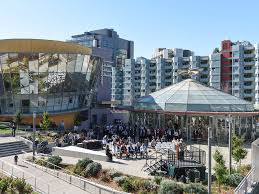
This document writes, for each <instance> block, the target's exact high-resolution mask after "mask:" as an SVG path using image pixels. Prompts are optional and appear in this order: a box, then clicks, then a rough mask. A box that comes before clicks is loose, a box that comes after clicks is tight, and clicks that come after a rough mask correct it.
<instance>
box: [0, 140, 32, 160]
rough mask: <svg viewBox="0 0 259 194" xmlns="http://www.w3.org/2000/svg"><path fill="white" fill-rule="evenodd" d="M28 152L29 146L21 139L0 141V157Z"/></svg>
mask: <svg viewBox="0 0 259 194" xmlns="http://www.w3.org/2000/svg"><path fill="white" fill-rule="evenodd" d="M23 151H25V152H30V151H31V150H30V148H29V147H28V146H27V145H26V144H25V143H24V142H23V141H12V142H6V143H0V157H5V156H12V155H15V154H22V153H23Z"/></svg>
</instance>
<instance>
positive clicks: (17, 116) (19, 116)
mask: <svg viewBox="0 0 259 194" xmlns="http://www.w3.org/2000/svg"><path fill="white" fill-rule="evenodd" d="M13 122H14V123H15V124H16V125H17V126H18V125H19V124H20V123H21V122H22V113H21V111H18V112H16V114H15V116H14V117H13Z"/></svg>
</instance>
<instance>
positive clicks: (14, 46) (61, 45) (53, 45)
mask: <svg viewBox="0 0 259 194" xmlns="http://www.w3.org/2000/svg"><path fill="white" fill-rule="evenodd" d="M20 52H25V53H69V54H83V55H91V54H92V50H91V49H90V48H86V47H84V46H81V45H79V44H75V43H70V42H63V41H56V40H41V39H4V40H0V53H20Z"/></svg>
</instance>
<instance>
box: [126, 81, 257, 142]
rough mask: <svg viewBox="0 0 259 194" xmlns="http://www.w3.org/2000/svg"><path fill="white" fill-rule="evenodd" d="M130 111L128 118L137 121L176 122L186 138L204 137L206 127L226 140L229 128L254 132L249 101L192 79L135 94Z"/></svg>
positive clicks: (165, 124)
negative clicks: (140, 94)
mask: <svg viewBox="0 0 259 194" xmlns="http://www.w3.org/2000/svg"><path fill="white" fill-rule="evenodd" d="M131 112H132V114H131V119H133V120H134V121H137V122H135V123H138V125H145V126H149V127H153V128H170V127H173V124H174V123H177V125H178V126H179V131H180V133H181V134H182V136H183V137H184V138H185V139H186V140H192V139H194V138H198V139H207V135H208V134H207V129H208V127H211V128H212V135H213V137H215V138H218V140H224V139H225V140H227V139H226V138H227V134H228V132H229V128H231V129H233V132H234V133H235V132H236V133H238V134H240V135H246V136H247V137H248V138H249V137H251V134H252V133H253V132H255V115H258V112H255V111H254V107H253V104H252V103H251V102H248V101H245V100H243V99H240V98H238V97H235V96H232V95H230V94H227V93H225V92H222V91H220V90H217V89H215V88H213V87H207V86H205V85H203V84H201V83H199V82H198V81H196V80H193V79H187V80H184V81H182V82H179V83H176V84H173V85H171V86H169V87H166V88H164V89H161V90H159V91H157V92H154V93H151V94H149V95H147V96H144V97H141V98H139V99H138V100H137V101H136V102H134V104H133V106H132V107H131ZM133 120H132V121H133ZM198 132H199V133H198ZM198 134H199V137H195V136H197V135H198Z"/></svg>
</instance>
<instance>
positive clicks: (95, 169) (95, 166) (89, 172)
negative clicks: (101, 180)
mask: <svg viewBox="0 0 259 194" xmlns="http://www.w3.org/2000/svg"><path fill="white" fill-rule="evenodd" d="M101 170H102V165H101V164H100V163H98V162H92V163H90V164H88V165H87V167H86V169H85V170H84V172H83V175H84V177H96V176H97V175H98V174H99V173H100V172H101Z"/></svg>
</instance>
